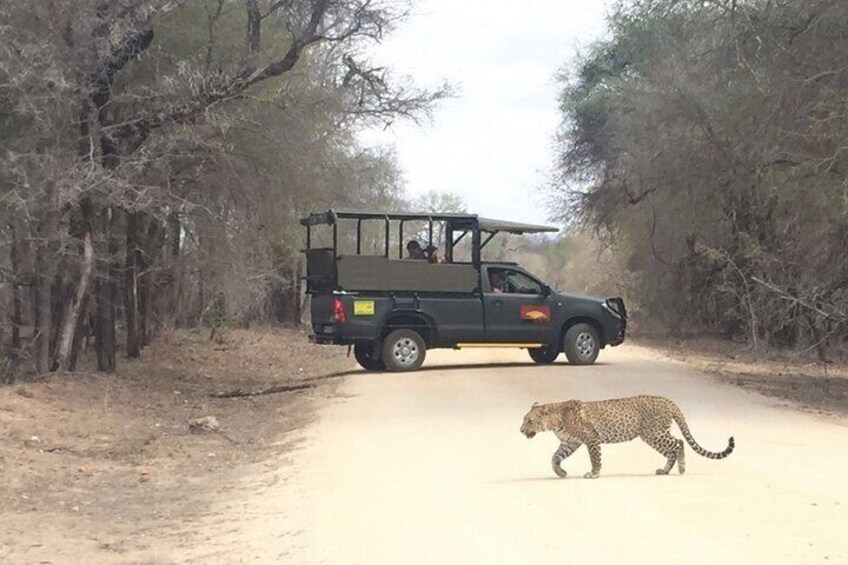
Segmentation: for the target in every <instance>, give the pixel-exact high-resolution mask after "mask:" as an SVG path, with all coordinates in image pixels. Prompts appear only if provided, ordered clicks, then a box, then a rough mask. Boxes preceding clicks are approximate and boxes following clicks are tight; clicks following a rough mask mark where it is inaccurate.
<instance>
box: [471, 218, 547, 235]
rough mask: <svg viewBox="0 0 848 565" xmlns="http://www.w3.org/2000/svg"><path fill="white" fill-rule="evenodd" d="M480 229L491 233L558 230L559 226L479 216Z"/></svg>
mask: <svg viewBox="0 0 848 565" xmlns="http://www.w3.org/2000/svg"><path fill="white" fill-rule="evenodd" d="M477 225H478V226H480V231H485V232H489V233H498V232H507V233H515V234H525V233H544V232H558V231H559V228H555V227H551V226H539V225H535V224H521V223H518V222H507V221H505V220H491V219H489V218H477Z"/></svg>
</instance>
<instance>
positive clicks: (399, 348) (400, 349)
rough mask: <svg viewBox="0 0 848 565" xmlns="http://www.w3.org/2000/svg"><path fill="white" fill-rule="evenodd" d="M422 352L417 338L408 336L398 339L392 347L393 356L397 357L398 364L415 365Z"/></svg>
mask: <svg viewBox="0 0 848 565" xmlns="http://www.w3.org/2000/svg"><path fill="white" fill-rule="evenodd" d="M420 353H421V352H420V351H419V349H418V344H417V343H415V340H413V339H410V338H408V337H405V338H402V339H399V340H397V341H396V342H395V344H394V346H393V347H392V356H393V357H394V358H395V361H397V363H398V365H402V366H404V367H409V366H410V365H414V364H415V362H416V361H418V356H419V355H420Z"/></svg>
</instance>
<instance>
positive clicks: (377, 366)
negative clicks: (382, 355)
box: [353, 343, 386, 371]
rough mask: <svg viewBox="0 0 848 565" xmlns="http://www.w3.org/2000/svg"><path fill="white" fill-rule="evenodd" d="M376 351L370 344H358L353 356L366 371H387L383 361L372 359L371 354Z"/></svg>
mask: <svg viewBox="0 0 848 565" xmlns="http://www.w3.org/2000/svg"><path fill="white" fill-rule="evenodd" d="M373 351H374V346H373V345H372V344H370V343H357V344H356V345H354V346H353V356H354V357H356V362H357V363H359V366H360V367H362V368H363V369H365V370H366V371H385V370H386V364H385V363H384V362H383V360H382V359H372V358H371V353H372V352H373Z"/></svg>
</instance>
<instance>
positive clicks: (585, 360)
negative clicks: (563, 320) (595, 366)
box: [563, 323, 601, 365]
mask: <svg viewBox="0 0 848 565" xmlns="http://www.w3.org/2000/svg"><path fill="white" fill-rule="evenodd" d="M563 349H565V356H566V357H568V362H569V363H571V364H572V365H591V364H592V363H594V362H595V359H597V358H598V353H599V352H600V349H601V340H600V338H599V337H598V330H596V329H595V328H594V327H593V326H592V325H591V324H584V323H580V324H574V325H573V326H571V327H570V328H568V331H567V332H565V339H563Z"/></svg>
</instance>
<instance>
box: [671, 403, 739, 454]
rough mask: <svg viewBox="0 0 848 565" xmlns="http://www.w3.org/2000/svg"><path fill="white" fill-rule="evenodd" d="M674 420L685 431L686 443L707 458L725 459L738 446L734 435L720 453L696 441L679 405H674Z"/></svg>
mask: <svg viewBox="0 0 848 565" xmlns="http://www.w3.org/2000/svg"><path fill="white" fill-rule="evenodd" d="M673 417H674V421H675V422H676V423H677V427H679V428H680V431H681V432H682V433H683V437H684V438H686V443H688V444H689V445H690V446H691V447H692V450H693V451H694V452H695V453H697V454H698V455H700V456H702V457H706V458H707V459H724V458H725V457H727V456H728V455H730V454H731V453H733V448H734V447H736V442H735V441H734V440H733V437H732V436H731V438H730V439H729V440H728V441H727V447H726V448H725V450H724V451H721V452H719V453H716V452H713V451H707V450H706V449H704V448H703V447H701V446H700V445H698V442H697V441H695V438H694V437H692V432H690V431H689V426H688V424H686V418H685V417H684V416H683V412H681V411H680V408H678V407H677V406H675V407H674V411H673Z"/></svg>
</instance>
